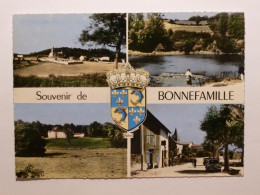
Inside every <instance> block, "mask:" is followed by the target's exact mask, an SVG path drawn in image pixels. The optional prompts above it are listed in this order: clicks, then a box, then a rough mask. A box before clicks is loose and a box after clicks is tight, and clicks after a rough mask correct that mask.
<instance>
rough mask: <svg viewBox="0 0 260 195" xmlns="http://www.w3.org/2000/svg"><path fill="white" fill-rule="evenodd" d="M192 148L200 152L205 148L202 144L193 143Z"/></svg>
mask: <svg viewBox="0 0 260 195" xmlns="http://www.w3.org/2000/svg"><path fill="white" fill-rule="evenodd" d="M191 149H192V150H193V151H194V152H198V151H202V150H203V146H202V145H200V144H193V145H192V146H191Z"/></svg>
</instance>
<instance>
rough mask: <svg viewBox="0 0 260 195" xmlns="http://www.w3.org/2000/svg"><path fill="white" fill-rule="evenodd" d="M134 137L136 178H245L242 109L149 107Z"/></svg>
mask: <svg viewBox="0 0 260 195" xmlns="http://www.w3.org/2000/svg"><path fill="white" fill-rule="evenodd" d="M133 134H134V136H133V138H132V139H131V176H132V177H134V178H135V177H136V178H151V177H212V176H213V177H230V176H231V177H241V176H243V175H244V105H242V104H170V105H169V104H149V105H147V116H146V120H145V122H144V123H143V124H142V125H141V126H140V128H139V129H138V130H136V131H134V132H133Z"/></svg>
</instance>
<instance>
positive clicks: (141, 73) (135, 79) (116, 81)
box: [107, 64, 150, 89]
mask: <svg viewBox="0 0 260 195" xmlns="http://www.w3.org/2000/svg"><path fill="white" fill-rule="evenodd" d="M149 81H150V79H149V72H148V71H146V70H144V69H134V68H133V67H132V66H131V65H130V64H126V65H124V66H123V67H122V68H119V69H113V70H111V71H110V72H108V73H107V82H108V85H109V86H110V87H111V88H112V89H115V88H121V87H136V88H145V87H146V86H147V85H148V83H149Z"/></svg>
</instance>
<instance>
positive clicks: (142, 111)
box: [137, 108, 145, 116]
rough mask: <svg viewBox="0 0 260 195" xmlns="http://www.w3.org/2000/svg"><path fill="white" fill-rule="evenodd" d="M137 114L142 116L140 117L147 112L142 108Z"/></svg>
mask: <svg viewBox="0 0 260 195" xmlns="http://www.w3.org/2000/svg"><path fill="white" fill-rule="evenodd" d="M137 112H138V113H139V114H140V116H142V115H143V113H145V110H143V109H142V108H140V110H137Z"/></svg>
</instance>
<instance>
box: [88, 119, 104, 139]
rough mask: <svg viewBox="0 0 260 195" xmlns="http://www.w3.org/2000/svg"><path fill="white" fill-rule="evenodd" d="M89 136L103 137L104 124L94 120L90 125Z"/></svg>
mask: <svg viewBox="0 0 260 195" xmlns="http://www.w3.org/2000/svg"><path fill="white" fill-rule="evenodd" d="M88 136H90V137H103V125H102V124H100V123H99V122H97V121H94V122H93V123H91V124H90V125H89V126H88Z"/></svg>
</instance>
